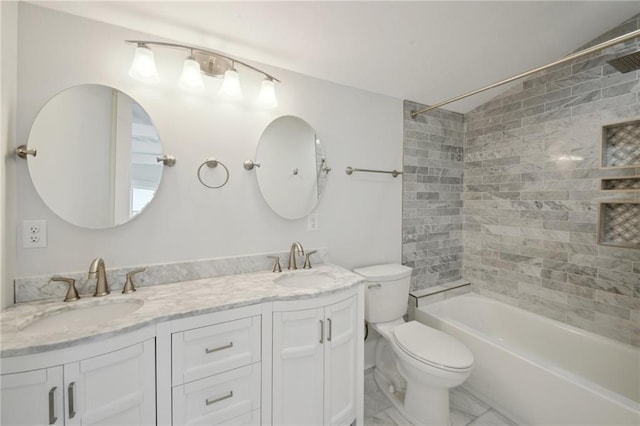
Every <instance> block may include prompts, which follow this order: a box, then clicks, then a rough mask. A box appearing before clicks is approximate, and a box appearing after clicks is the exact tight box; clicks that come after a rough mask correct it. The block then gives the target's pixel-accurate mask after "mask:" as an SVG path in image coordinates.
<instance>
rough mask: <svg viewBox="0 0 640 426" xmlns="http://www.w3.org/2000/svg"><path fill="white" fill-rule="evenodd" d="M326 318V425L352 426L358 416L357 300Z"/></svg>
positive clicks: (332, 307) (342, 304)
mask: <svg viewBox="0 0 640 426" xmlns="http://www.w3.org/2000/svg"><path fill="white" fill-rule="evenodd" d="M325 316H326V319H325V322H326V328H327V330H326V340H325V345H324V350H325V389H324V401H325V417H324V418H325V420H326V422H325V423H327V424H331V425H349V424H351V422H353V420H355V418H356V415H357V414H356V410H357V401H356V394H357V389H356V380H357V374H356V373H357V372H356V366H357V359H356V357H357V349H358V346H357V343H358V342H357V340H356V339H357V335H358V333H357V329H356V327H359V326H361V324H358V323H357V319H358V311H357V300H356V297H355V296H354V297H351V298H349V299H347V300H343V301H342V302H338V303H336V304H333V305H329V306H327V307H326V308H325Z"/></svg>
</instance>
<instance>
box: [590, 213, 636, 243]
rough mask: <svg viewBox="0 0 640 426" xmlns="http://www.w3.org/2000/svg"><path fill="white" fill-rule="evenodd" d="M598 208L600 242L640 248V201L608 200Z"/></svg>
mask: <svg viewBox="0 0 640 426" xmlns="http://www.w3.org/2000/svg"><path fill="white" fill-rule="evenodd" d="M598 210H599V212H598V214H599V222H600V226H599V229H598V244H600V245H605V246H615V247H626V248H636V249H637V248H640V203H631V202H606V203H600V206H599V209H598Z"/></svg>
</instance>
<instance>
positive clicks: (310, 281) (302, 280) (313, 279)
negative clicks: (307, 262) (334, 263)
mask: <svg viewBox="0 0 640 426" xmlns="http://www.w3.org/2000/svg"><path fill="white" fill-rule="evenodd" d="M335 281H336V277H335V276H333V275H331V274H329V273H327V272H316V271H298V272H289V273H285V274H283V275H280V276H278V277H277V278H275V279H274V280H273V282H274V283H276V284H277V285H281V286H283V287H290V288H309V287H319V286H322V285H325V284H332V283H334V282H335Z"/></svg>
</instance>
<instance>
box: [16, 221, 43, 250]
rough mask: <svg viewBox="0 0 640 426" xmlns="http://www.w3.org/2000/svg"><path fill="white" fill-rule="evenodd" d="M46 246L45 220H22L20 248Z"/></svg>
mask: <svg viewBox="0 0 640 426" xmlns="http://www.w3.org/2000/svg"><path fill="white" fill-rule="evenodd" d="M46 246H47V221H46V220H23V221H22V248H37V247H46Z"/></svg>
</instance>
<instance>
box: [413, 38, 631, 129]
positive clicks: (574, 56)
mask: <svg viewBox="0 0 640 426" xmlns="http://www.w3.org/2000/svg"><path fill="white" fill-rule="evenodd" d="M636 37H640V30H635V31H632V32H630V33H627V34H624V35H621V36H619V37H615V38H612V39H611V40H608V41H605V42H603V43H600V44H596V45H595V46H592V47H589V48H587V49H584V50H581V51H579V52H576V53H573V54H571V55H569V56H565V57H564V58H562V59H559V60H557V61H555V62H551V63H550V64H547V65H544V66H541V67H538V68H535V69H532V70H529V71H526V72H523V73H522V74H518V75H515V76H513V77H510V78H507V79H505V80H501V81H498V82H496V83H493V84H490V85H488V86H485V87H483V88H481V89H477V90H474V91H472V92H468V93H465V94H464V95H460V96H456V97H455V98H451V99H448V100H446V101H444V102H440V103H437V104H435V105H431V106H429V107H426V108H422V109H418V110H413V111H411V113H410V115H411V118H416V117H417V116H418V115H420V114H424V113H425V112H429V111H431V110H434V109H436V108H440V107H441V106H443V105H447V104H450V103H453V102H456V101H459V100H461V99H464V98H468V97H469V96H473V95H476V94H478V93H481V92H484V91H486V90H489V89H493V88H495V87H498V86H502V85H503V84H507V83H511V82H512V81H515V80H518V79H521V78H523V77H528V76H530V75H531V74H535V73H536V72H539V71H544V70H546V69H548V68H551V67H554V66H556V65H560V64H564V63H565V62H569V61H571V60H573V59H577V58H580V57H582V56H585V55H588V54H589V53H593V52H597V51H599V50H602V49H606V48H607V47H610V46H613V45H616V44H618V43H622V42H623V41H627V40H631V39H633V38H636Z"/></svg>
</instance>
